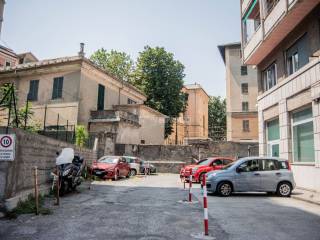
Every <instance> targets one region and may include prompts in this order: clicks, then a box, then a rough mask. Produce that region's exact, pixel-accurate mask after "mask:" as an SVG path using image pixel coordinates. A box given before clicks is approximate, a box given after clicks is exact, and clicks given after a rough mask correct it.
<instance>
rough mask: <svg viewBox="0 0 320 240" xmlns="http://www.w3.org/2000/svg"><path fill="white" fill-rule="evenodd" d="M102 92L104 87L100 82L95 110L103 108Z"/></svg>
mask: <svg viewBox="0 0 320 240" xmlns="http://www.w3.org/2000/svg"><path fill="white" fill-rule="evenodd" d="M104 93H105V87H104V86H103V85H101V84H99V86H98V102H97V110H98V111H101V110H104Z"/></svg>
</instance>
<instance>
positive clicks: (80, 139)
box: [76, 125, 88, 147]
mask: <svg viewBox="0 0 320 240" xmlns="http://www.w3.org/2000/svg"><path fill="white" fill-rule="evenodd" d="M87 139H88V132H87V130H86V128H85V126H83V125H78V126H76V145H77V146H78V147H83V146H84V144H85V142H86V141H87Z"/></svg>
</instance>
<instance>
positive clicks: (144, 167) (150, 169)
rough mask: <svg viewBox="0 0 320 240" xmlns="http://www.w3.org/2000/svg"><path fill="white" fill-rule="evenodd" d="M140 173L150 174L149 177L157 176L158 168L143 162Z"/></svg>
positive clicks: (141, 162)
mask: <svg viewBox="0 0 320 240" xmlns="http://www.w3.org/2000/svg"><path fill="white" fill-rule="evenodd" d="M145 171H146V172H145ZM140 173H141V174H149V175H150V174H155V173H157V168H156V167H155V166H154V165H153V164H151V163H149V162H146V161H143V160H141V161H140Z"/></svg>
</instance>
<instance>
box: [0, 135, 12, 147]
mask: <svg viewBox="0 0 320 240" xmlns="http://www.w3.org/2000/svg"><path fill="white" fill-rule="evenodd" d="M11 144H12V138H11V137H10V136H4V137H2V138H1V140H0V145H1V146H2V147H4V148H7V147H10V146H11Z"/></svg>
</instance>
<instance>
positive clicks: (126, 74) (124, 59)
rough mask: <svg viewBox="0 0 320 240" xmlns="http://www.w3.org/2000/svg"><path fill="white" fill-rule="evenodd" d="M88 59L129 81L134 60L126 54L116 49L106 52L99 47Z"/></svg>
mask: <svg viewBox="0 0 320 240" xmlns="http://www.w3.org/2000/svg"><path fill="white" fill-rule="evenodd" d="M90 60H91V61H92V62H94V63H95V64H97V65H98V66H99V67H101V68H102V69H104V70H106V71H108V72H110V73H111V74H112V75H114V76H115V77H117V78H119V79H120V80H124V81H129V82H130V79H131V76H132V73H133V69H134V62H133V60H132V59H131V57H130V56H129V55H128V54H126V53H124V52H118V51H116V50H111V51H110V52H107V50H105V49H104V48H101V49H99V50H97V51H95V52H94V53H93V54H92V55H91V57H90Z"/></svg>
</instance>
